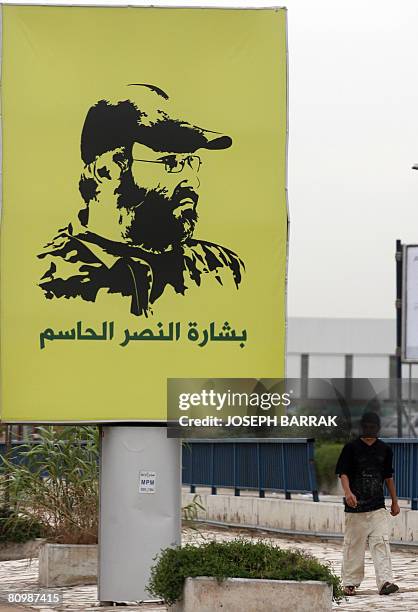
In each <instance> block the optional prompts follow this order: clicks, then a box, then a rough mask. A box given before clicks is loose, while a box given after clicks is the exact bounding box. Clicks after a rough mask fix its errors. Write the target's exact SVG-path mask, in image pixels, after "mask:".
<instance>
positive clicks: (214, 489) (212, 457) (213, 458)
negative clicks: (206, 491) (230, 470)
mask: <svg viewBox="0 0 418 612" xmlns="http://www.w3.org/2000/svg"><path fill="white" fill-rule="evenodd" d="M211 446H212V449H211V453H212V456H211V469H210V471H211V476H210V481H211V483H212V488H211V494H212V495H216V487H215V485H214V484H213V483H214V482H215V444H214V443H213V442H212V444H211Z"/></svg>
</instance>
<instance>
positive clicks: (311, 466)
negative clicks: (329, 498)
mask: <svg viewBox="0 0 418 612" xmlns="http://www.w3.org/2000/svg"><path fill="white" fill-rule="evenodd" d="M314 444H315V440H308V446H307V447H306V452H307V455H308V477H309V486H310V489H311V491H312V498H313V501H314V502H319V495H318V489H317V487H316V472H315V459H314Z"/></svg>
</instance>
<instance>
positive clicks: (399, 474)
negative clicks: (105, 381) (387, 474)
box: [382, 438, 418, 510]
mask: <svg viewBox="0 0 418 612" xmlns="http://www.w3.org/2000/svg"><path fill="white" fill-rule="evenodd" d="M382 440H383V442H386V444H389V446H390V447H391V448H392V451H393V468H394V470H395V473H394V475H393V477H394V480H395V486H396V492H397V494H398V497H399V498H400V499H409V500H410V501H411V509H412V510H418V439H417V438H382ZM386 493H387V492H386Z"/></svg>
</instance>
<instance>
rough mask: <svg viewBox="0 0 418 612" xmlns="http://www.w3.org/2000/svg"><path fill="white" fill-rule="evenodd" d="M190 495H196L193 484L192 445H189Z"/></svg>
mask: <svg viewBox="0 0 418 612" xmlns="http://www.w3.org/2000/svg"><path fill="white" fill-rule="evenodd" d="M190 493H196V487H195V486H194V484H193V444H190Z"/></svg>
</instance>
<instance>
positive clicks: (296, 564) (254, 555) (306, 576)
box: [147, 539, 343, 605]
mask: <svg viewBox="0 0 418 612" xmlns="http://www.w3.org/2000/svg"><path fill="white" fill-rule="evenodd" d="M155 560H156V561H157V562H156V564H155V565H154V566H153V567H152V568H151V579H150V582H149V584H148V587H147V590H148V592H149V593H150V594H151V595H152V596H154V597H157V598H160V599H163V600H164V601H165V602H166V603H167V604H169V605H171V604H173V603H174V602H175V601H176V600H177V599H179V598H180V597H181V595H182V591H183V584H184V581H185V579H186V578H187V577H189V576H190V577H192V578H195V577H196V576H213V577H215V578H217V579H218V580H224V579H225V578H259V579H260V578H264V579H269V580H300V581H301V580H318V581H323V582H326V583H327V584H329V585H331V586H332V589H333V597H334V600H335V601H337V602H338V601H340V600H341V599H342V597H343V590H342V585H341V581H340V579H339V578H338V576H336V575H335V574H334V573H333V572H332V570H331V568H330V566H329V565H327V564H323V563H320V562H319V561H318V560H317V559H315V558H314V557H312V556H310V555H308V554H306V553H304V552H302V551H299V550H283V549H281V548H278V547H276V546H273V545H272V544H271V543H269V542H262V541H259V542H250V541H247V540H242V539H237V540H232V541H230V542H213V541H212V542H208V543H205V544H203V545H202V546H192V545H191V544H187V545H186V546H183V547H176V548H166V549H164V550H162V551H161V552H160V554H159V555H158V556H157V557H156V558H155Z"/></svg>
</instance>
